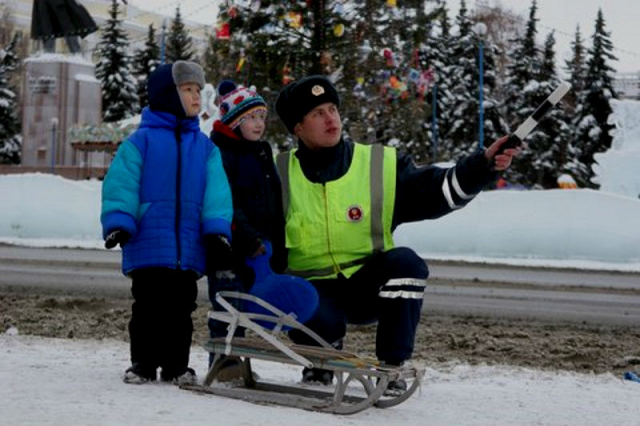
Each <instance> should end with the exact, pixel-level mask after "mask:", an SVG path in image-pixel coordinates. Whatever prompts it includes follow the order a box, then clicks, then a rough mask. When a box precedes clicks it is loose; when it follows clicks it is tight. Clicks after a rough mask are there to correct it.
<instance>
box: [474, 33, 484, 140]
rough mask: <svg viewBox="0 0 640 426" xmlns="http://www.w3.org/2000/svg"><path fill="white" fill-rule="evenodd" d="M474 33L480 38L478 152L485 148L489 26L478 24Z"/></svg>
mask: <svg viewBox="0 0 640 426" xmlns="http://www.w3.org/2000/svg"><path fill="white" fill-rule="evenodd" d="M473 32H474V33H475V34H476V35H477V36H478V74H479V77H478V85H479V87H478V93H479V95H478V150H481V149H482V148H484V44H483V41H484V36H485V35H486V34H487V26H486V25H485V24H484V23H483V22H478V23H476V24H475V25H474V26H473Z"/></svg>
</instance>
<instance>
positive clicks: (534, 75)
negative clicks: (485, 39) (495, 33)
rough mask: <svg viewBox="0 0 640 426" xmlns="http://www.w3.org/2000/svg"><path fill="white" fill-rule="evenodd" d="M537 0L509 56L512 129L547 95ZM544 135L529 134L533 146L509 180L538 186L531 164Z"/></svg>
mask: <svg viewBox="0 0 640 426" xmlns="http://www.w3.org/2000/svg"><path fill="white" fill-rule="evenodd" d="M537 10H538V6H537V3H536V0H533V1H532V3H531V8H530V10H529V18H528V20H527V23H526V29H525V33H524V35H523V36H522V37H518V38H516V40H514V47H513V49H512V51H511V53H510V55H509V57H510V59H511V63H510V64H509V65H508V66H507V79H506V84H505V88H504V91H505V96H506V99H505V108H506V115H507V120H508V122H509V125H510V127H511V128H512V129H514V128H515V127H517V126H518V125H519V124H520V123H521V122H522V121H523V120H525V119H526V118H527V117H528V116H529V115H531V114H532V113H533V111H534V109H535V108H536V107H537V106H538V105H539V104H540V103H541V102H542V101H543V100H544V99H545V98H546V95H548V93H547V94H546V95H545V91H544V90H542V89H543V88H541V86H540V83H539V80H538V79H539V76H540V68H541V55H540V48H539V47H538V46H537V45H536V35H537V33H538V30H537V22H538V18H537V17H536V12H537ZM540 138H543V135H542V134H541V132H540V129H539V128H538V129H535V130H534V131H533V132H532V133H531V134H530V135H529V136H528V137H527V141H526V142H527V144H528V145H529V146H530V147H532V149H525V150H524V151H523V152H522V154H521V156H520V158H519V159H518V161H516V162H515V163H514V164H513V165H512V166H511V167H510V168H509V169H508V170H507V171H506V172H505V173H504V176H505V179H507V181H509V182H512V183H519V184H523V185H527V186H530V185H534V184H535V183H536V182H537V181H538V172H537V171H536V170H535V169H533V167H531V165H532V164H533V163H534V162H535V161H536V158H535V156H536V155H537V154H536V152H534V151H533V147H535V145H536V143H538V140H539V139H540Z"/></svg>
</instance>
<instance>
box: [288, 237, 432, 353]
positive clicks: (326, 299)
mask: <svg viewBox="0 0 640 426" xmlns="http://www.w3.org/2000/svg"><path fill="white" fill-rule="evenodd" d="M428 276H429V271H428V269H427V265H426V263H425V262H424V260H423V259H421V258H420V257H419V256H418V255H417V254H416V253H415V252H414V251H413V250H411V249H409V248H405V247H398V248H394V249H391V250H389V251H387V252H383V253H376V254H374V255H372V256H371V258H370V259H368V260H367V262H366V263H365V264H364V265H363V266H362V268H360V269H359V270H358V271H357V272H356V273H355V274H353V275H352V276H351V277H349V278H345V277H344V276H341V275H339V276H338V278H336V279H329V280H313V281H312V284H313V285H314V286H315V287H316V288H317V289H318V293H319V295H320V305H319V307H318V310H317V311H316V313H315V314H314V316H313V317H312V318H311V319H310V320H309V321H307V322H306V323H305V325H306V326H307V327H309V328H311V329H312V330H313V331H315V332H316V333H318V334H319V335H320V336H321V337H322V338H323V339H325V340H326V341H328V342H329V343H331V344H332V345H334V346H335V347H337V348H341V347H342V338H343V337H344V336H345V334H346V331H347V324H348V323H349V324H368V323H373V322H375V321H377V322H378V326H377V331H376V356H377V358H378V359H379V360H381V361H384V362H386V363H387V364H391V365H400V364H401V363H402V362H403V361H405V360H407V359H409V358H411V354H412V353H413V346H414V340H415V335H416V330H417V326H418V321H419V320H420V311H421V309H422V300H423V297H424V290H425V285H426V280H427V277H428ZM289 336H290V337H291V339H292V340H293V341H294V342H296V343H299V344H306V345H315V344H316V343H314V341H313V340H312V339H311V338H309V337H308V336H306V335H304V334H303V333H302V332H300V331H299V330H292V331H290V332H289Z"/></svg>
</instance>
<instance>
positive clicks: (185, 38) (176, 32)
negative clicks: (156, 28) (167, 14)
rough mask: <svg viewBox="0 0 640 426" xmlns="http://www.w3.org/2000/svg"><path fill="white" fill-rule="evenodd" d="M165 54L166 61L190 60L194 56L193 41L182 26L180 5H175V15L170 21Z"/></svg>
mask: <svg viewBox="0 0 640 426" xmlns="http://www.w3.org/2000/svg"><path fill="white" fill-rule="evenodd" d="M165 56H166V58H167V62H168V63H173V62H175V61H179V60H183V61H191V60H193V57H194V53H193V42H192V40H191V37H189V34H188V33H187V30H186V28H185V27H184V22H182V15H181V14H180V6H178V7H176V16H175V17H174V18H173V21H171V28H170V29H169V34H168V35H167V42H166V45H165Z"/></svg>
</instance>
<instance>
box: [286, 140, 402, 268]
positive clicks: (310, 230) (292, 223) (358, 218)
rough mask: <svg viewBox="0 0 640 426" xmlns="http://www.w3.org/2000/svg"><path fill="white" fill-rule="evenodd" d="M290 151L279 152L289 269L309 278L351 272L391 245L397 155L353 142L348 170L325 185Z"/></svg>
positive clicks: (386, 150)
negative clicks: (310, 175)
mask: <svg viewBox="0 0 640 426" xmlns="http://www.w3.org/2000/svg"><path fill="white" fill-rule="evenodd" d="M294 153H295V150H293V151H290V152H286V153H282V154H280V155H278V158H277V166H278V172H279V173H280V179H281V181H282V195H283V207H284V210H283V211H284V212H285V215H286V245H287V248H288V249H289V270H288V271H287V272H288V273H291V274H294V275H298V276H301V277H304V278H308V279H327V278H335V277H336V276H337V275H338V274H339V273H342V274H343V275H345V276H346V277H350V276H351V275H352V274H354V273H355V272H356V271H357V270H358V269H360V267H361V266H362V264H363V263H364V262H365V261H366V260H367V258H368V257H369V256H370V255H371V254H373V253H374V252H376V251H386V250H389V249H390V248H392V247H393V239H392V236H391V222H392V219H393V208H394V200H395V190H396V153H395V150H394V149H393V148H389V147H384V146H382V145H361V144H355V148H354V152H353V159H352V161H351V165H350V167H349V170H348V171H347V173H346V174H345V175H344V176H342V177H341V178H340V179H337V180H334V181H331V182H327V183H326V184H324V185H323V184H319V183H312V182H310V181H309V180H307V178H306V177H305V176H304V173H303V171H302V169H301V167H300V162H299V161H298V158H297V157H296V156H295V155H294Z"/></svg>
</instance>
